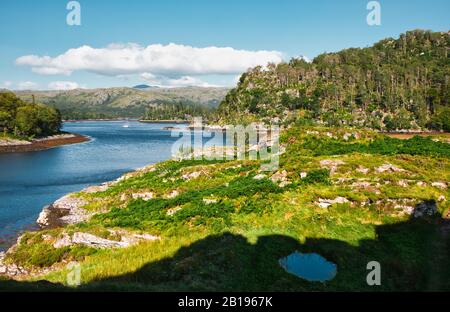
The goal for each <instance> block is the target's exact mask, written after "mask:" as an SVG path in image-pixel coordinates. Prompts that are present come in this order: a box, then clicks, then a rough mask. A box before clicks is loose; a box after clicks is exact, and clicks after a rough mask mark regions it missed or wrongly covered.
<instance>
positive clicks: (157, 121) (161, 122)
mask: <svg viewBox="0 0 450 312" xmlns="http://www.w3.org/2000/svg"><path fill="white" fill-rule="evenodd" d="M138 121H139V122H142V123H155V124H164V123H174V124H190V122H189V121H187V120H170V119H168V120H143V119H140V120H138Z"/></svg>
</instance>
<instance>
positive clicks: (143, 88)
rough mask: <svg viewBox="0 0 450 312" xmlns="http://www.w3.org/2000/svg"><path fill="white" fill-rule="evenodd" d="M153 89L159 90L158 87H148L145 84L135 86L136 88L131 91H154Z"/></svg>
mask: <svg viewBox="0 0 450 312" xmlns="http://www.w3.org/2000/svg"><path fill="white" fill-rule="evenodd" d="M155 88H159V87H156V86H149V85H146V84H140V85H137V86H134V87H133V89H138V90H147V89H155Z"/></svg>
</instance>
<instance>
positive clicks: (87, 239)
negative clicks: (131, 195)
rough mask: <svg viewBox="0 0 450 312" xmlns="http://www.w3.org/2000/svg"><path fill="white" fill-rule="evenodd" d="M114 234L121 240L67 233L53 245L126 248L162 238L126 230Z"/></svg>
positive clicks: (59, 246) (57, 246)
mask: <svg viewBox="0 0 450 312" xmlns="http://www.w3.org/2000/svg"><path fill="white" fill-rule="evenodd" d="M112 234H119V235H120V240H110V239H106V238H101V237H98V236H95V235H93V234H89V233H83V232H76V233H74V234H73V235H72V236H70V235H69V234H67V233H65V234H63V236H62V237H61V238H59V239H58V240H56V241H55V242H54V243H53V247H55V248H63V247H67V246H72V245H84V246H88V247H92V248H100V249H107V248H125V247H129V246H131V245H135V244H138V243H139V242H142V241H154V240H159V239H160V238H159V237H158V236H154V235H150V234H128V233H124V232H114V233H112Z"/></svg>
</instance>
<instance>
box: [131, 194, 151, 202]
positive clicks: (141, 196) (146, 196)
mask: <svg viewBox="0 0 450 312" xmlns="http://www.w3.org/2000/svg"><path fill="white" fill-rule="evenodd" d="M131 197H133V199H142V200H144V201H149V200H151V199H153V197H154V194H153V193H152V192H141V193H133V194H131Z"/></svg>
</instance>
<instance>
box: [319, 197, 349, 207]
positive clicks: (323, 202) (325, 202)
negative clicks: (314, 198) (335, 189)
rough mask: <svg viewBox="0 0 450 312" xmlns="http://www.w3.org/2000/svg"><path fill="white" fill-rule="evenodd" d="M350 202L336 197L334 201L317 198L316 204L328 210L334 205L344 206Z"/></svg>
mask: <svg viewBox="0 0 450 312" xmlns="http://www.w3.org/2000/svg"><path fill="white" fill-rule="evenodd" d="M349 202H350V201H349V200H348V199H347V198H345V197H336V198H335V199H322V198H319V202H318V203H317V204H318V205H319V207H320V208H328V207H330V206H331V205H334V204H345V203H349Z"/></svg>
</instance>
